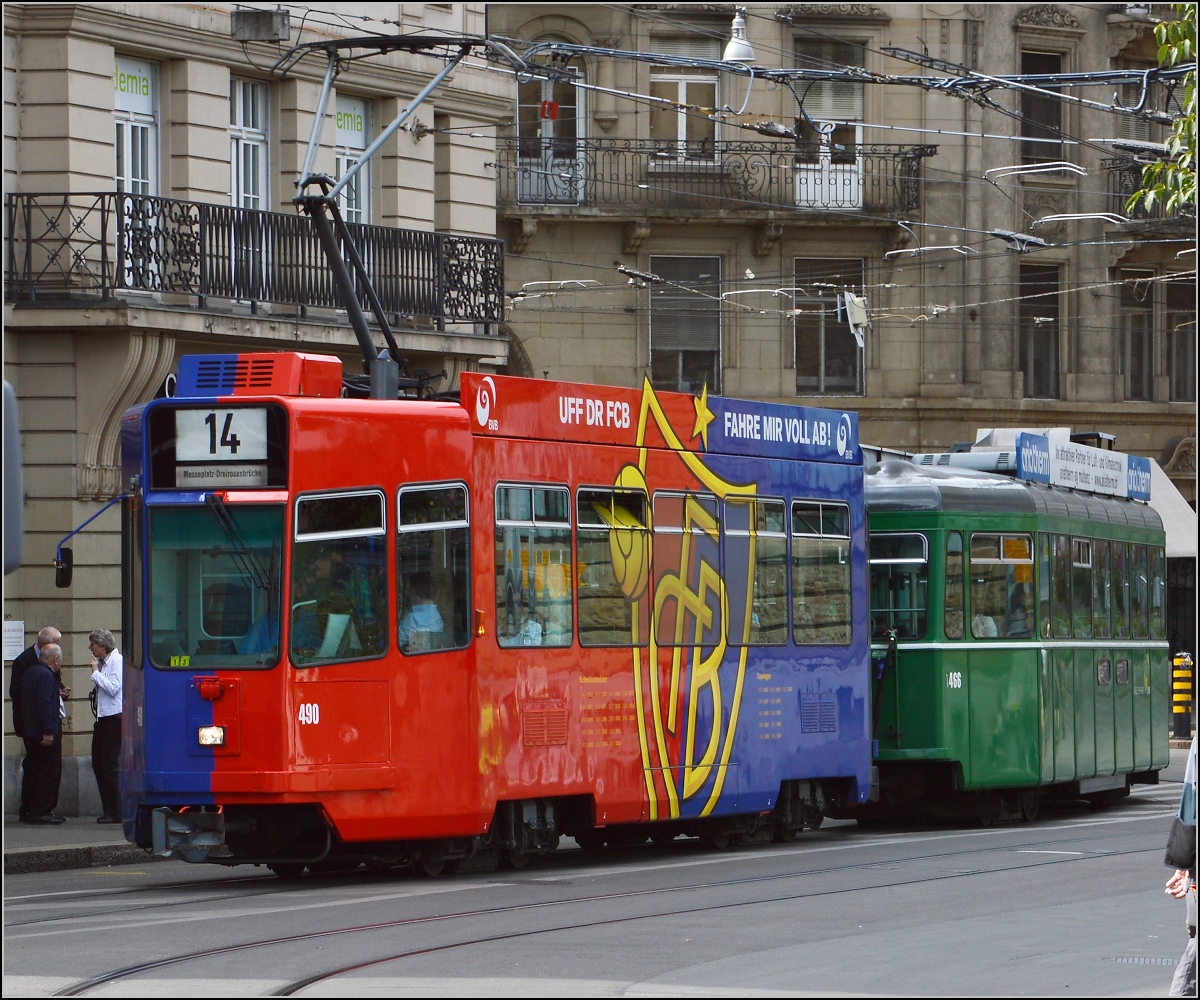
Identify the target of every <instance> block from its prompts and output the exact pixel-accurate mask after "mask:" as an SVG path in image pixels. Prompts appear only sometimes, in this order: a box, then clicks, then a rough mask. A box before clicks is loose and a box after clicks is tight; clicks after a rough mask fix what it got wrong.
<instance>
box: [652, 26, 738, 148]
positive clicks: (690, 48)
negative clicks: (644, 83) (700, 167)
mask: <svg viewBox="0 0 1200 1000" xmlns="http://www.w3.org/2000/svg"><path fill="white" fill-rule="evenodd" d="M652 45H653V48H654V51H655V52H661V53H662V54H664V55H676V56H690V57H692V58H694V59H719V58H720V57H721V56H720V51H719V49H720V42H719V41H717V40H716V39H708V38H656V39H654V40H653V41H652ZM718 94H719V90H718V88H717V74H716V73H715V72H713V71H712V70H708V69H694V68H688V67H682V66H654V67H651V69H650V96H651V97H653V98H655V99H656V100H655V101H654V102H653V103H652V104H651V106H650V138H651V140H652V141H653V142H654V143H655V145H656V146H657V148H658V155H659V156H660V157H667V158H674V159H678V160H709V161H711V160H714V159H716V156H717V139H718V138H719V136H718V134H717V123H716V122H715V121H713V119H712V117H711V115H712V114H714V113H715V112H716V111H717V110H718V108H719V105H718V104H717V101H718ZM665 102H670V103H669V104H668V103H665Z"/></svg>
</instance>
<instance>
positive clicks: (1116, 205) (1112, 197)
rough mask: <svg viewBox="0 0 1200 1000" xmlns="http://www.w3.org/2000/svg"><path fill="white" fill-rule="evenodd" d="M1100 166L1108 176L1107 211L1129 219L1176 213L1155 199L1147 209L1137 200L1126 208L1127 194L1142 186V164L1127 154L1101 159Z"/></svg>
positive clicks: (1159, 216) (1168, 215)
mask: <svg viewBox="0 0 1200 1000" xmlns="http://www.w3.org/2000/svg"><path fill="white" fill-rule="evenodd" d="M1100 166H1101V168H1102V169H1103V170H1104V172H1105V174H1106V175H1107V177H1108V198H1109V209H1108V210H1109V211H1110V212H1113V213H1115V214H1116V215H1123V216H1125V217H1126V218H1130V219H1170V218H1174V217H1175V216H1176V215H1177V214H1178V213H1168V212H1167V211H1166V210H1165V209H1164V208H1163V204H1162V202H1161V201H1156V202H1155V203H1154V205H1153V207H1152V208H1151V209H1150V210H1149V211H1147V210H1146V205H1145V202H1138V205H1137V207H1136V208H1135V209H1134V210H1133V211H1132V212H1131V211H1129V209H1128V208H1127V205H1128V203H1129V196H1130V195H1132V194H1133V192H1134V191H1136V190H1138V189H1139V188H1140V187H1141V186H1142V166H1143V164H1141V163H1140V162H1139V161H1137V160H1134V159H1132V158H1130V157H1128V156H1117V157H1113V158H1111V159H1107V160H1101V161H1100Z"/></svg>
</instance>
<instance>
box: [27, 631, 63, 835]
mask: <svg viewBox="0 0 1200 1000" xmlns="http://www.w3.org/2000/svg"><path fill="white" fill-rule="evenodd" d="M61 669H62V647H61V646H59V645H58V644H57V643H50V644H49V645H46V646H43V647H42V648H41V650H40V651H39V654H38V662H37V663H35V664H34V665H33V666H32V667H30V668H29V669H28V670H26V671H25V676H24V677H22V678H21V715H22V719H23V721H24V728H25V763H24V768H23V769H24V776H23V780H22V782H21V812H22V814H23V815H22V822H25V823H62V822H63V821H64V819H63V817H62V816H59V815H56V814H55V812H54V807H55V806H57V805H58V786H59V782H60V781H61V780H62V716H61V714H60V711H59V710H60V706H61V705H62V700H61V692H62V691H64V690H65V691H67V693H68V694H69V693H70V689H69V688H63V687H62V681H61V679H60V675H59V671H60V670H61Z"/></svg>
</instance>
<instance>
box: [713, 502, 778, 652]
mask: <svg viewBox="0 0 1200 1000" xmlns="http://www.w3.org/2000/svg"><path fill="white" fill-rule="evenodd" d="M786 509H787V508H786V507H785V506H784V502H783V500H766V499H760V498H750V497H736V498H730V499H728V500H726V501H725V507H724V528H725V573H726V580H727V581H731V580H741V579H745V578H749V579H750V580H751V588H750V593H749V594H747V595H746V597H747V598H748V599H749V601H750V607H749V608H748V609H746V610H745V611H743V610H740V609H741V608H743V607H744V605H742V604H741V602H740V600H739V599H738V596H739V595H737V594H736V593H730V597H729V607H730V621H729V625H728V628H727V629H726V631H727V633H728V636H729V644H730V645H731V646H745V645H750V646H782V645H785V644H786V643H787V641H788V612H787V608H788V568H787V566H788V562H787V514H786ZM752 552H753V560H751V553H752ZM752 562H753V565H751V563H752ZM736 589H737V588H736V587H734V586H733V585H731V586H730V590H731V591H734V590H736ZM747 612H748V613H747Z"/></svg>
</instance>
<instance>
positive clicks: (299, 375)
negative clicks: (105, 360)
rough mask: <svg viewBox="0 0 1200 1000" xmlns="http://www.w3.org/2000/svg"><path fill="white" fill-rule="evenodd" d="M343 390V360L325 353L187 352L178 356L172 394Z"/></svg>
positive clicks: (291, 393)
mask: <svg viewBox="0 0 1200 1000" xmlns="http://www.w3.org/2000/svg"><path fill="white" fill-rule="evenodd" d="M341 394H342V362H341V359H340V358H334V357H330V356H329V355H327V354H301V353H299V352H297V351H262V352H259V353H254V354H188V355H185V356H184V357H182V358H180V359H179V381H178V383H177V385H176V387H175V396H176V398H178V397H180V396H183V397H191V396H199V397H208V398H211V397H212V396H317V397H331V396H340V395H341Z"/></svg>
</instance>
